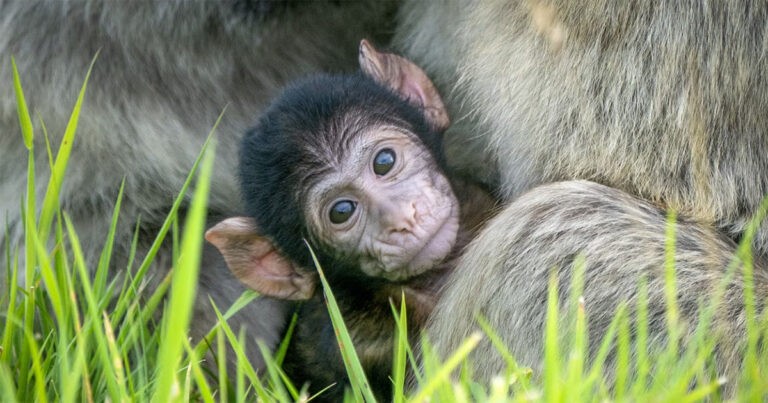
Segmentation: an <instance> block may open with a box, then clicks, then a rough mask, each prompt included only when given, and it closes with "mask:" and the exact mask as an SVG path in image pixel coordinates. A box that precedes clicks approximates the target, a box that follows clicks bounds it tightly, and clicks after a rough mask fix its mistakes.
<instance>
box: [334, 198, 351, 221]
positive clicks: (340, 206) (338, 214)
mask: <svg viewBox="0 0 768 403" xmlns="http://www.w3.org/2000/svg"><path fill="white" fill-rule="evenodd" d="M355 207H356V204H355V203H354V202H352V201H350V200H342V201H340V202H337V203H336V204H334V205H333V207H331V213H330V218H331V222H332V223H334V224H341V223H343V222H345V221H347V220H349V217H351V216H352V213H354V212H355Z"/></svg>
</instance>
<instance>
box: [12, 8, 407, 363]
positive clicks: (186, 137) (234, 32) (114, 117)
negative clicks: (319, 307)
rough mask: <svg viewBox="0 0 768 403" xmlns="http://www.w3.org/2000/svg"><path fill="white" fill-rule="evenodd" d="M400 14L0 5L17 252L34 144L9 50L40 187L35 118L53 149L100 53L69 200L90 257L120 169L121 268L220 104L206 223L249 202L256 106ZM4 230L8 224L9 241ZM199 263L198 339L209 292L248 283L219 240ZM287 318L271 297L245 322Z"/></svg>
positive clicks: (163, 209)
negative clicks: (247, 150) (240, 164)
mask: <svg viewBox="0 0 768 403" xmlns="http://www.w3.org/2000/svg"><path fill="white" fill-rule="evenodd" d="M256 3H259V4H258V5H259V6H260V7H261V8H260V9H258V10H255V11H258V12H255V13H254V14H249V10H248V5H249V4H250V5H256ZM393 10H394V4H393V2H390V1H386V2H382V1H378V0H371V1H365V2H296V3H295V4H289V3H284V4H283V3H281V2H277V1H266V0H265V1H263V2H238V1H235V0H229V1H221V2H213V1H160V2H152V1H140V2H133V1H130V2H123V1H108V0H96V1H86V0H76V1H0V55H2V58H1V59H2V60H0V77H1V78H2V79H0V94H2V96H1V97H0V217H2V218H0V224H2V226H3V228H5V227H6V226H7V227H8V229H9V233H10V242H11V245H12V248H13V247H16V245H17V244H18V242H19V237H20V234H21V233H22V226H21V225H20V209H19V206H20V200H21V197H22V194H23V190H24V189H25V185H24V184H25V178H26V162H25V161H26V155H27V153H26V150H25V148H24V146H23V144H22V138H21V134H20V131H19V124H18V119H17V116H16V106H15V98H14V96H13V92H12V80H11V70H10V66H11V63H10V56H11V55H13V56H15V58H16V62H17V64H18V67H19V71H20V73H21V79H22V84H23V86H24V90H25V93H26V95H27V101H28V103H29V105H30V111H31V112H32V114H33V117H34V123H35V129H36V140H35V147H36V158H37V161H36V162H37V166H36V171H37V176H38V181H37V183H38V185H39V187H38V191H41V192H42V190H43V189H44V186H45V185H46V183H47V179H48V175H49V170H48V167H47V164H48V162H47V161H48V160H47V156H46V154H45V152H44V150H45V144H44V141H43V136H42V130H41V126H40V124H39V121H38V119H37V116H39V117H41V118H42V119H44V121H45V124H46V127H47V129H48V133H49V134H50V136H51V141H52V146H53V147H54V149H56V148H57V147H58V145H59V142H60V139H61V135H62V134H63V132H64V127H65V126H66V123H67V119H68V117H69V114H70V112H71V108H72V106H73V104H74V100H75V98H76V96H77V92H78V90H79V88H80V86H81V84H82V81H83V78H84V76H85V72H86V70H87V68H88V65H89V63H90V61H91V59H92V58H93V57H94V55H95V54H96V53H97V51H98V52H99V56H98V59H97V60H96V63H95V66H94V70H93V74H92V76H91V78H90V82H89V84H88V90H87V93H86V97H85V102H84V106H83V110H82V115H81V119H80V125H79V129H78V137H77V139H76V141H75V144H74V150H73V153H72V158H71V160H70V163H69V171H68V174H67V179H66V181H65V182H64V187H63V189H62V194H61V205H62V207H63V208H64V209H65V210H66V211H67V212H68V214H70V216H71V217H72V219H73V221H74V223H75V226H76V228H77V230H78V234H79V236H80V240H81V241H82V242H83V243H84V245H83V247H84V250H85V254H86V256H87V257H88V258H89V259H90V261H92V262H93V261H95V260H96V259H98V253H99V251H100V250H101V247H102V243H103V240H104V237H105V234H106V232H107V228H108V224H109V218H110V212H111V210H112V208H113V205H114V200H115V198H116V197H117V191H118V188H119V186H120V181H121V180H122V179H123V178H125V181H126V185H125V186H126V191H125V199H124V201H123V208H122V211H121V216H120V224H119V228H118V235H117V240H116V243H117V248H116V252H115V254H116V257H115V259H114V267H115V268H121V267H124V265H125V263H126V260H125V258H126V256H127V252H128V247H129V246H130V239H131V232H132V230H133V227H134V225H135V223H136V220H137V219H139V218H141V222H142V232H141V235H142V236H141V239H140V250H139V255H140V256H141V255H143V253H144V252H145V250H146V247H147V245H148V242H150V241H151V240H152V238H153V236H154V233H155V231H156V230H157V229H158V227H159V225H160V223H161V222H162V220H163V219H164V218H165V215H166V213H167V211H168V208H169V207H170V205H171V203H172V201H173V199H174V197H175V194H176V193H177V192H178V190H179V189H180V187H181V185H182V183H183V181H184V179H185V178H186V176H187V174H188V172H189V170H190V168H191V166H192V163H193V161H194V159H195V157H196V156H197V155H198V153H199V152H200V149H201V146H202V144H203V142H204V140H205V137H206V135H207V134H208V132H209V131H210V129H211V127H212V126H213V124H214V122H215V121H216V117H217V116H218V115H219V114H220V113H221V112H222V110H223V109H224V108H225V107H226V108H227V111H226V114H225V115H224V118H223V120H222V122H221V124H220V125H219V127H218V129H217V135H216V138H217V139H218V147H217V154H218V155H217V160H216V167H215V171H214V174H213V179H212V182H213V183H212V187H211V193H210V216H211V218H210V220H211V222H216V220H217V219H219V218H221V217H223V216H233V215H237V214H238V213H239V212H240V209H241V200H240V195H239V192H238V184H237V183H236V179H235V178H236V175H235V168H236V163H237V158H234V156H236V155H237V152H236V151H237V147H238V145H239V140H240V137H241V135H242V133H244V131H245V129H246V128H247V127H248V126H250V125H251V124H252V123H253V120H254V119H255V118H256V117H257V116H258V114H259V111H260V109H261V108H262V107H263V106H264V105H265V104H266V103H267V102H268V101H269V100H270V99H271V98H272V97H273V96H274V95H275V94H276V92H277V91H278V90H279V89H281V88H282V86H283V85H284V84H285V83H286V82H287V81H289V80H291V79H294V78H296V77H297V76H300V75H304V74H307V73H309V72H313V71H319V70H322V71H338V70H344V69H354V68H355V67H356V60H357V44H358V42H359V40H360V38H362V37H372V38H374V39H375V38H379V40H381V35H382V34H384V35H386V29H388V26H389V21H390V16H391V14H392V12H393ZM4 237H5V231H0V245H4V243H5V240H4V239H2V238H4ZM0 247H2V246H0ZM0 252H4V251H0ZM20 256H23V252H22V253H20ZM169 260H170V251H169V250H163V251H162V252H161V256H160V257H159V258H158V260H157V262H156V265H155V266H156V267H157V270H160V272H157V271H155V272H156V273H157V274H156V277H162V271H164V270H166V269H167V268H168V267H170V264H171V262H170V261H169ZM204 262H206V263H205V267H203V268H202V270H201V282H200V290H199V293H200V298H199V300H198V305H199V306H198V307H197V308H196V318H195V320H194V323H195V326H194V329H193V333H194V334H196V335H197V336H199V335H200V334H202V333H204V332H206V331H207V330H208V329H209V328H210V327H211V325H212V323H213V322H214V320H215V316H214V315H213V314H212V312H211V311H210V309H208V308H207V306H208V305H209V304H208V302H207V299H208V296H207V294H212V295H213V297H214V299H216V301H217V303H218V304H220V305H219V306H220V307H226V306H228V305H229V304H230V303H231V301H233V300H234V299H235V298H236V297H237V296H239V295H240V293H241V292H242V290H243V287H242V286H241V285H240V284H239V282H238V281H237V280H236V279H235V278H234V277H232V276H231V275H230V274H229V273H228V270H227V269H226V266H225V265H224V263H223V261H222V259H221V258H220V257H219V256H218V254H217V253H216V252H215V251H213V249H206V252H205V256H204ZM21 267H23V262H22V265H21ZM2 273H5V270H2ZM283 316H284V313H283V312H282V307H280V306H277V305H276V304H275V303H274V302H272V301H262V302H260V303H258V304H256V305H254V306H251V307H249V308H247V310H246V311H245V312H244V313H243V314H242V315H241V320H240V321H241V322H242V323H246V324H247V325H248V326H249V327H251V328H256V330H255V331H254V332H251V333H250V334H251V336H254V337H255V336H257V335H261V336H263V337H265V338H266V340H267V341H268V342H269V343H273V342H274V341H275V340H276V338H277V337H278V334H279V332H280V330H281V329H280V326H281V323H282V321H283ZM249 345H250V346H251V350H252V351H255V347H254V346H253V344H252V343H249Z"/></svg>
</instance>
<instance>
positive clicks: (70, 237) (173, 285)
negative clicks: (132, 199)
mask: <svg viewBox="0 0 768 403" xmlns="http://www.w3.org/2000/svg"><path fill="white" fill-rule="evenodd" d="M13 71H14V75H13V80H14V89H15V94H16V99H17V105H18V108H17V109H18V114H19V121H20V128H21V134H20V135H21V136H23V140H24V144H25V145H26V146H27V149H28V178H27V188H26V194H25V196H24V200H23V202H22V203H21V207H20V208H21V209H22V211H23V219H24V228H25V235H24V240H23V248H21V249H16V250H10V249H9V248H6V250H8V253H7V255H6V256H4V257H3V264H2V265H3V266H4V268H3V269H4V270H6V272H7V273H8V275H7V276H6V278H7V283H6V284H2V285H1V286H0V287H2V288H0V295H2V296H3V297H2V301H0V307H2V308H0V315H2V316H3V320H2V322H1V323H3V325H2V329H0V337H1V339H0V343H2V344H0V401H3V402H16V401H18V402H27V401H39V402H47V401H65V402H70V401H86V402H101V401H107V400H109V401H113V402H118V401H205V402H214V401H237V402H241V401H254V400H259V399H260V400H262V401H296V400H306V399H311V396H308V393H307V389H306V388H305V387H304V386H303V385H299V384H294V383H293V382H291V380H289V379H288V378H287V377H286V376H285V374H284V373H283V371H282V370H281V368H280V365H279V363H280V362H282V359H283V357H284V356H285V354H286V342H287V341H286V342H284V343H283V344H282V345H281V346H280V347H279V348H278V349H277V351H275V352H272V351H269V350H268V349H267V348H266V347H264V346H252V345H251V346H245V345H244V342H243V340H245V338H244V334H242V333H240V334H236V333H235V332H234V331H233V330H232V329H231V328H230V327H229V326H228V325H227V324H226V318H228V317H230V316H232V315H233V314H234V313H235V312H236V311H237V310H238V309H240V308H241V307H243V306H245V305H246V304H248V303H249V302H251V301H252V300H253V299H254V298H256V295H255V294H254V293H252V292H247V293H245V294H243V295H242V296H241V297H240V299H239V300H238V301H237V302H236V303H235V304H233V306H232V307H221V308H227V310H226V312H224V313H221V312H220V311H219V308H220V307H216V308H215V309H216V312H217V314H218V315H219V319H220V320H219V323H218V324H217V325H216V326H215V327H214V328H213V329H211V330H210V332H209V333H208V336H207V337H206V338H205V340H203V341H197V340H195V341H192V342H190V340H189V339H188V335H187V329H188V327H189V323H190V321H191V313H192V308H191V307H192V304H191V302H192V301H193V300H194V299H195V298H198V297H200V296H198V295H196V284H197V275H198V266H199V262H200V253H201V250H200V245H201V239H202V234H203V226H204V222H205V209H206V202H207V193H208V188H209V181H210V173H211V169H212V165H213V155H214V152H213V148H214V144H213V143H211V144H208V143H207V144H206V146H205V147H204V149H203V151H202V152H201V156H200V157H199V158H198V160H197V162H196V163H195V165H194V166H193V167H192V169H191V173H190V176H189V178H188V179H187V181H186V183H185V184H184V186H183V187H182V188H181V189H179V197H178V198H177V200H176V202H175V203H174V205H173V207H172V209H171V211H170V212H169V215H168V218H167V220H166V222H165V223H164V225H163V226H162V228H161V230H160V231H159V233H158V235H157V238H156V239H155V241H154V243H153V245H152V247H151V248H150V251H149V253H148V254H147V256H146V257H145V258H144V259H143V260H142V261H141V262H136V263H137V265H136V266H137V269H136V270H133V271H129V270H127V269H126V270H124V272H125V273H128V275H126V276H124V277H121V278H113V277H110V272H109V270H108V268H109V266H110V264H112V263H111V254H112V248H113V244H114V240H115V228H116V226H117V222H118V220H119V214H118V211H119V210H120V201H121V199H122V187H121V191H120V194H119V195H118V197H117V200H116V206H115V210H114V213H113V216H112V221H111V228H110V231H109V232H108V234H107V235H106V237H105V238H106V239H105V243H104V248H103V251H102V253H101V255H100V256H98V257H93V256H91V257H89V256H84V255H83V252H82V250H81V247H80V242H79V239H78V235H77V231H76V230H75V228H74V227H73V226H72V223H71V221H70V219H69V217H68V216H67V213H66V211H62V210H61V209H60V208H59V205H58V198H59V190H60V189H61V185H62V183H63V181H64V180H66V179H65V178H66V166H67V161H68V159H69V157H70V152H71V147H72V144H73V142H74V141H76V132H77V122H78V117H79V113H80V109H81V103H82V99H83V94H84V93H85V91H86V84H85V83H84V84H83V87H82V90H81V92H80V94H79V96H78V98H77V101H76V103H75V107H74V109H73V112H72V117H71V119H70V123H69V124H68V126H67V128H66V131H65V133H64V140H63V141H62V143H61V146H60V148H59V149H58V150H57V152H56V154H55V155H54V154H53V152H52V150H50V147H47V148H46V150H42V151H41V150H36V149H35V148H34V144H35V143H34V142H33V138H34V136H35V133H33V124H32V119H31V118H30V116H29V112H28V108H27V105H26V101H25V98H24V95H23V90H22V85H21V79H20V77H19V74H18V72H17V71H16V68H15V64H14V69H13ZM85 82H86V83H87V75H86V80H85ZM41 123H42V122H41ZM41 127H43V128H44V125H42V124H41ZM214 128H215V124H214ZM38 135H39V134H38ZM42 135H43V136H46V133H45V130H44V129H43V133H42ZM46 140H47V136H46ZM46 144H48V143H47V141H46ZM36 152H46V153H47V154H48V156H49V161H50V169H51V172H52V174H51V179H50V181H49V183H48V184H47V187H46V190H45V192H44V193H43V194H36V193H35V189H37V188H38V187H37V186H36V183H35V181H36V179H37V178H36V175H35V170H34V155H35V153H36ZM193 183H194V186H193ZM190 191H191V193H192V194H193V196H192V202H191V207H190V208H189V209H187V211H188V212H187V214H186V217H183V218H182V217H178V211H179V207H180V205H181V202H182V195H185V194H187V193H189V192H190ZM37 200H42V201H43V202H42V203H40V205H41V206H42V208H41V209H40V210H39V212H37V210H36V208H35V206H36V205H38V203H37ZM763 211H765V209H763ZM763 215H764V214H763ZM759 218H762V217H758V218H757V219H756V221H755V222H757V221H758V219H759ZM182 219H183V222H182V221H180V220H182ZM182 223H183V225H182ZM179 228H183V230H182V231H180V230H179ZM668 228H669V237H668V239H670V240H674V239H675V237H674V233H675V219H674V216H671V217H670V221H669V226H668ZM756 228H757V226H756V225H753V226H752V227H751V228H750V230H749V231H748V232H747V235H746V236H745V240H744V242H743V243H742V245H741V247H740V249H739V251H738V257H739V258H740V261H739V262H741V263H739V262H735V263H734V264H733V265H732V266H731V267H729V268H728V273H729V275H728V276H726V279H725V280H724V281H723V282H722V284H721V285H720V287H718V290H717V292H716V293H715V295H714V296H712V298H711V304H710V305H711V306H708V307H706V308H705V309H703V310H702V313H701V320H700V324H699V328H698V329H697V330H696V332H695V333H694V335H693V337H692V338H691V340H689V341H688V343H687V344H686V346H685V349H682V345H681V340H680V334H681V329H680V327H679V326H680V325H679V318H678V308H677V301H676V298H675V295H676V283H675V276H674V260H673V259H672V257H673V256H674V251H675V245H674V241H670V242H669V243H668V245H667V253H668V264H667V277H666V289H665V295H666V303H667V306H668V309H667V324H668V335H667V336H668V339H669V342H668V343H667V345H666V348H661V349H658V348H654V349H651V348H650V345H649V335H648V325H647V321H648V309H647V301H646V298H645V297H643V296H645V295H647V289H646V287H645V285H644V283H642V284H641V287H640V290H641V293H640V294H641V298H640V300H639V302H638V303H637V305H636V306H627V305H621V306H620V307H619V309H618V310H617V312H616V315H615V317H614V319H613V322H612V323H611V326H610V328H609V331H608V332H607V334H606V335H605V336H604V338H603V340H594V341H591V342H594V343H598V345H599V349H598V353H597V355H596V358H595V359H594V360H588V359H587V345H588V343H590V340H588V337H587V334H588V333H587V320H586V318H587V316H588V315H589V312H587V311H585V307H584V303H583V301H582V300H581V299H580V295H581V289H582V288H583V281H584V267H583V266H584V265H583V261H582V262H579V261H577V263H576V264H575V266H574V276H572V283H571V284H570V285H569V287H570V288H571V292H570V295H571V297H570V298H569V301H568V302H567V303H565V304H558V303H557V302H556V301H558V295H557V293H558V287H557V280H556V278H554V277H552V279H551V283H550V289H549V299H548V315H547V320H546V329H545V331H544V333H543V334H542V335H541V337H542V338H543V340H544V346H545V350H544V361H545V364H546V365H545V366H544V368H545V369H544V370H543V371H542V372H541V373H533V372H532V371H531V370H530V369H528V368H525V367H524V366H522V365H520V364H519V363H517V362H516V360H515V358H514V357H513V356H512V354H511V353H510V352H509V351H508V350H507V349H506V347H505V345H504V344H503V342H501V338H500V337H499V335H498V334H497V333H496V331H495V330H494V329H493V328H492V327H491V326H490V325H489V324H488V323H487V322H486V321H485V320H484V318H482V317H480V318H478V324H479V326H480V328H481V329H482V332H477V333H475V334H473V335H472V336H471V337H470V338H468V339H467V340H466V341H465V343H464V344H463V345H462V346H461V347H460V348H459V349H457V351H455V352H454V353H453V354H451V355H450V356H449V357H445V360H441V359H439V358H438V357H437V356H436V355H435V354H434V353H432V348H431V346H430V344H429V342H428V341H427V340H423V341H422V343H421V345H420V349H421V351H422V357H421V359H422V360H423V365H422V366H419V365H417V364H416V361H417V360H416V358H415V356H414V353H413V348H412V347H413V346H411V345H409V344H408V342H407V339H406V337H405V335H406V334H407V329H406V315H407V313H406V311H405V310H402V309H401V310H399V311H394V310H393V315H395V318H396V322H397V326H396V328H395V329H393V332H396V334H397V336H398V337H397V338H396V342H395V345H394V346H393V362H394V365H393V368H394V369H393V374H392V378H391V379H392V381H393V392H394V401H396V402H405V401H416V402H422V401H435V400H438V401H458V402H464V401H495V402H502V401H553V402H559V401H603V400H635V401H646V400H654V401H698V400H702V399H712V400H718V399H720V397H719V394H718V385H719V380H718V379H713V377H712V376H711V374H710V372H709V371H708V365H709V357H710V356H711V355H712V349H713V340H712V339H711V337H710V335H709V333H708V332H707V328H708V324H710V323H711V322H712V320H714V315H715V312H714V309H712V308H711V307H712V306H714V305H715V304H716V302H717V301H718V300H719V299H721V298H722V296H723V293H724V290H725V286H726V284H727V281H728V279H729V278H730V276H732V275H733V273H735V272H736V270H743V275H744V278H745V281H746V283H747V284H746V292H745V307H746V308H745V311H746V313H747V317H746V318H745V320H746V321H747V322H746V323H747V329H748V334H747V341H748V342H747V349H746V353H745V356H744V364H743V365H742V373H741V379H739V380H738V382H739V383H738V385H739V389H738V398H739V399H742V400H752V401H756V400H764V399H766V397H768V353H767V352H766V351H765V348H762V347H761V340H766V337H767V336H768V335H767V334H766V331H767V330H768V321H767V320H766V317H765V314H759V313H758V309H757V308H756V306H757V304H756V298H758V297H757V296H756V295H755V294H756V292H755V290H754V286H753V284H752V259H751V253H750V250H749V244H750V243H751V239H752V237H753V236H754V233H755V230H756ZM6 238H7V237H6ZM136 239H137V238H136V237H134V244H133V245H132V246H133V248H132V250H134V251H135V249H136ZM6 242H8V241H7V240H6ZM164 242H171V244H172V245H174V248H173V250H174V257H175V259H174V262H175V263H174V265H173V268H172V271H171V272H170V273H169V274H168V275H167V276H166V277H165V278H163V279H161V281H160V282H159V286H157V287H156V288H153V289H149V288H148V287H147V283H148V276H149V275H150V273H149V269H150V266H151V263H152V260H153V258H154V256H155V255H156V253H157V252H158V250H159V248H160V245H161V244H163V243H164ZM135 259H136V256H134V255H132V256H130V259H129V261H130V262H129V264H128V267H132V266H134V264H133V262H134V260H135ZM93 261H95V262H98V263H96V264H95V266H92V267H89V266H88V264H87V263H86V262H93ZM20 262H23V263H20ZM320 273H321V277H320V278H321V281H322V283H323V289H324V293H325V296H326V299H327V301H328V306H329V310H330V313H331V317H332V320H333V326H334V328H335V329H336V332H337V334H338V335H339V336H338V342H339V345H340V347H341V348H342V352H343V354H342V355H343V357H344V362H345V365H346V368H347V370H348V373H349V378H350V380H351V388H350V390H349V391H348V393H347V398H348V400H350V401H373V399H374V398H373V394H372V392H371V390H370V387H369V386H368V382H367V379H366V377H365V374H364V373H363V371H362V369H361V366H360V362H359V359H358V357H357V355H356V353H355V350H354V346H353V345H352V339H351V338H350V336H349V333H348V332H347V330H346V327H345V325H344V321H343V318H342V317H341V315H340V314H339V311H338V308H337V306H336V303H335V300H334V297H333V293H332V290H330V289H329V287H328V284H327V282H326V281H325V278H324V277H323V275H322V270H320ZM21 275H23V277H20V276H21ZM211 304H213V302H212V301H211ZM169 312H172V313H173V314H172V315H171V314H168V313H169ZM630 312H633V313H632V314H631V313H630ZM563 317H571V318H573V320H569V321H563V320H562V318H563ZM292 323H293V324H294V325H295V318H294V321H293V322H292ZM631 328H633V329H635V331H634V334H632V333H631V331H630V329H631ZM289 334H290V331H289ZM564 334H570V335H572V336H571V337H568V338H565V337H563V335H564ZM483 338H488V339H489V341H490V342H491V343H492V344H493V345H494V346H495V347H496V349H497V350H498V352H499V354H500V356H501V357H502V358H503V359H504V362H506V364H507V365H506V370H505V371H503V372H502V373H500V374H498V376H497V377H496V378H494V379H492V380H491V381H490V382H488V383H487V384H484V383H478V382H476V381H475V380H473V374H472V370H471V366H470V365H467V357H469V355H470V352H471V351H472V349H473V348H474V347H475V346H476V345H477V344H478V343H479V342H480V341H481V339H483ZM193 343H196V344H193ZM246 347H247V348H250V349H253V348H259V349H261V351H262V352H263V353H264V355H265V356H266V357H267V367H266V369H265V370H263V371H261V372H258V371H257V370H256V369H254V368H253V366H252V365H251V364H250V362H248V360H247V359H246V354H245V348H246ZM228 348H231V350H232V351H233V352H234V354H235V356H236V358H237V359H236V364H235V365H234V370H233V369H232V367H230V368H227V367H226V366H225V365H224V364H223V363H224V361H225V360H224V359H223V358H222V357H223V355H224V354H225V351H226V350H227V349H228ZM608 354H615V355H616V357H617V360H616V362H617V365H616V368H615V370H614V371H615V372H613V373H609V372H608V370H607V369H605V368H604V362H605V359H606V356H607V355H608ZM206 355H209V356H213V357H214V359H213V360H208V361H203V357H204V356H206ZM228 371H233V372H234V373H230V372H228ZM407 372H411V373H412V374H413V377H414V378H415V379H416V381H415V387H412V388H409V387H407V386H406V382H407V381H406V379H407V376H406V373H407ZM607 378H615V379H616V382H615V387H614V388H612V389H609V388H608V387H607V386H606V381H605V380H606V379H607ZM731 381H732V380H731Z"/></svg>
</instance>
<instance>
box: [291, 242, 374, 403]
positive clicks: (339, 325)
mask: <svg viewBox="0 0 768 403" xmlns="http://www.w3.org/2000/svg"><path fill="white" fill-rule="evenodd" d="M305 243H306V245H307V247H308V248H309V252H310V254H311V255H312V260H313V261H314V263H315V267H316V268H317V272H318V274H319V275H320V282H321V283H322V284H323V295H324V296H325V301H326V303H327V304H328V313H329V314H330V316H331V323H332V324H333V329H334V330H335V332H336V339H337V341H338V343H339V350H340V351H341V358H342V360H343V361H344V366H345V367H346V369H347V375H348V376H349V381H350V385H351V386H352V391H353V393H354V395H355V398H356V399H360V398H362V399H365V401H366V402H375V401H376V398H375V397H374V396H373V391H372V390H371V387H370V384H369V383H368V378H367V377H366V376H365V371H363V366H362V365H361V364H360V360H359V359H358V357H357V352H356V351H355V346H354V344H352V338H351V337H350V336H349V331H348V330H347V326H346V325H345V324H344V318H342V317H341V311H340V310H339V305H338V304H337V303H336V298H335V297H334V296H333V292H332V291H331V287H330V286H329V285H328V281H327V280H326V279H325V274H324V273H323V268H322V267H320V262H319V261H318V260H317V256H316V255H315V252H314V251H313V250H312V247H311V246H310V245H309V243H308V242H306V241H305Z"/></svg>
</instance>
